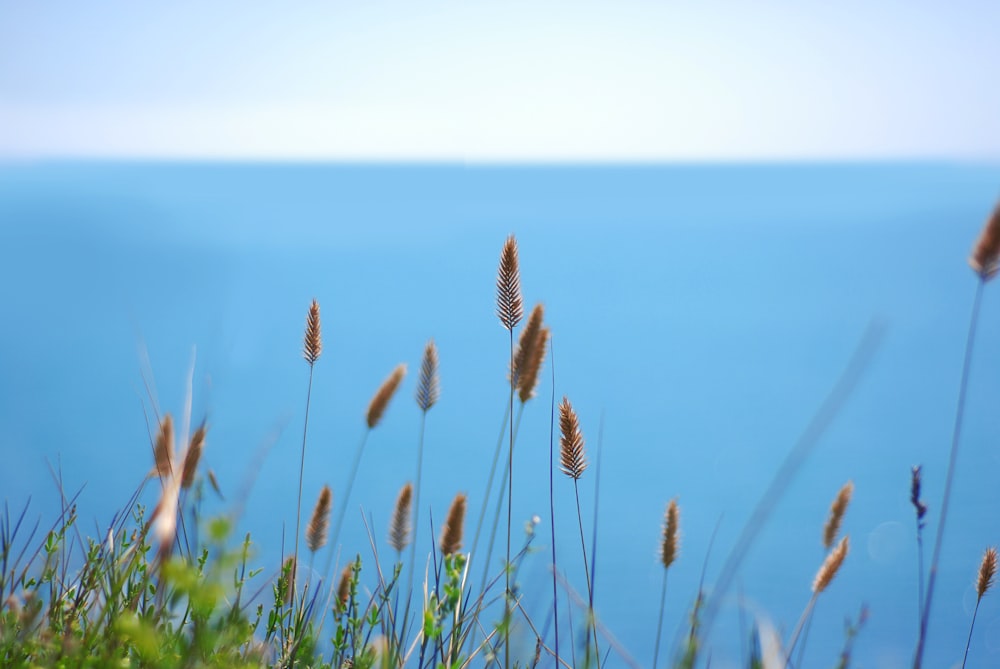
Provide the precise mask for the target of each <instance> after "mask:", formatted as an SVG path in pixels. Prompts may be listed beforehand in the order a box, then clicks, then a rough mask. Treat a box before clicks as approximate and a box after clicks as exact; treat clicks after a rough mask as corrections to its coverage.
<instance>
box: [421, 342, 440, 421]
mask: <svg viewBox="0 0 1000 669" xmlns="http://www.w3.org/2000/svg"><path fill="white" fill-rule="evenodd" d="M439 393H440V388H439V386H438V353H437V346H435V345H434V340H433V339H431V340H430V341H429V342H427V346H425V347H424V357H423V360H421V362H420V381H419V382H418V383H417V406H419V407H420V410H421V411H427V410H428V409H430V408H431V407H432V406H434V403H435V402H437V400H438V394H439Z"/></svg>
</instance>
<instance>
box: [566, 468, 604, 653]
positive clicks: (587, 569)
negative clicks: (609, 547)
mask: <svg viewBox="0 0 1000 669" xmlns="http://www.w3.org/2000/svg"><path fill="white" fill-rule="evenodd" d="M573 492H574V493H575V494H576V520H577V523H578V524H579V526H580V550H581V551H583V571H584V574H585V575H586V577H587V601H588V602H590V610H588V611H587V615H588V619H587V623H588V625H587V626H588V627H591V628H593V635H594V654H595V655H596V656H597V664H598V666H600V664H601V660H600V658H601V651H600V650H599V648H598V645H597V622H596V621H595V620H594V608H593V606H594V590H593V588H592V587H591V583H590V563H589V562H588V561H587V541H586V539H585V538H584V534H583V515H582V514H581V513H580V485H579V481H578V480H577V479H573ZM589 659H590V634H589V633H588V634H587V648H586V660H585V662H587V664H589Z"/></svg>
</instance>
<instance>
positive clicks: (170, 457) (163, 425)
mask: <svg viewBox="0 0 1000 669" xmlns="http://www.w3.org/2000/svg"><path fill="white" fill-rule="evenodd" d="M153 460H154V462H155V463H156V464H155V465H154V466H155V473H156V475H157V476H159V477H160V478H161V479H165V478H167V477H168V476H170V473H171V472H172V471H173V467H174V419H173V418H171V416H170V414H166V415H164V416H163V420H161V421H160V430H159V432H157V434H156V445H155V446H154V447H153Z"/></svg>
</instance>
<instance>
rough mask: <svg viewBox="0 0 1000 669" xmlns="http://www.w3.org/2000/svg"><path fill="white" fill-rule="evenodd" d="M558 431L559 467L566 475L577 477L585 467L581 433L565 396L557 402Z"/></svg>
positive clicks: (577, 421) (578, 423)
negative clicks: (559, 433) (559, 434)
mask: <svg viewBox="0 0 1000 669" xmlns="http://www.w3.org/2000/svg"><path fill="white" fill-rule="evenodd" d="M559 431H560V432H561V435H562V436H560V438H559V468H560V469H561V470H562V472H563V474H565V475H566V476H569V477H570V478H573V479H579V478H580V477H581V476H583V472H584V470H585V469H586V468H587V457H586V453H585V452H584V450H583V443H584V441H583V433H582V432H581V431H580V420H579V419H578V418H577V416H576V411H574V410H573V405H572V404H570V403H569V400H568V399H566V398H565V397H563V399H562V402H561V403H560V404H559Z"/></svg>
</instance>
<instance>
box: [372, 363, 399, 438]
mask: <svg viewBox="0 0 1000 669" xmlns="http://www.w3.org/2000/svg"><path fill="white" fill-rule="evenodd" d="M404 376H406V365H405V364H400V365H397V366H396V369H394V370H392V374H390V375H389V377H388V378H387V379H386V380H385V381H383V382H382V385H381V386H379V389H378V390H377V391H376V392H375V395H374V397H372V401H371V402H370V403H369V404H368V414H367V416H366V421H367V422H368V427H369V428H373V427H375V426H376V425H378V422H379V421H380V420H382V414H383V413H384V412H385V408H386V407H387V406H389V400H391V399H392V396H393V395H395V394H396V390H397V389H398V388H399V384H400V383H402V381H403V377H404Z"/></svg>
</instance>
